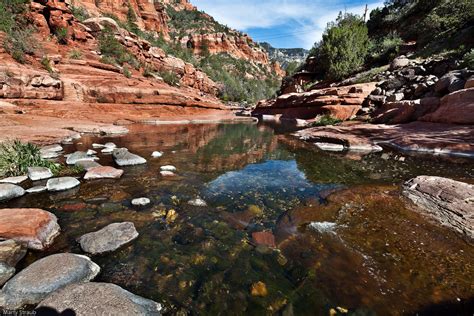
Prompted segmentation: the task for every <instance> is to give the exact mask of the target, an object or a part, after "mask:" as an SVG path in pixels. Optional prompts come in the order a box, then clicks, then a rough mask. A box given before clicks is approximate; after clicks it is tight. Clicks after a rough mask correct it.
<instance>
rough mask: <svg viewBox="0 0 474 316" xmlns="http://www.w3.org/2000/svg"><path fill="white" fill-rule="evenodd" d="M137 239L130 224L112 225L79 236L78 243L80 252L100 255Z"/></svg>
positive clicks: (135, 231) (134, 230)
mask: <svg viewBox="0 0 474 316" xmlns="http://www.w3.org/2000/svg"><path fill="white" fill-rule="evenodd" d="M137 237H138V232H137V230H136V229H135V225H134V224H133V223H131V222H124V223H113V224H110V225H108V226H106V227H104V228H102V229H101V230H98V231H96V232H92V233H88V234H85V235H83V236H81V237H80V238H79V239H78V242H79V243H80V244H81V248H82V250H84V251H85V252H87V253H90V254H93V255H95V254H102V253H105V252H111V251H114V250H117V249H118V248H120V247H121V246H123V245H125V244H128V243H129V242H131V241H132V240H135V239H136V238H137Z"/></svg>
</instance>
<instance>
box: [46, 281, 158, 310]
mask: <svg viewBox="0 0 474 316" xmlns="http://www.w3.org/2000/svg"><path fill="white" fill-rule="evenodd" d="M42 307H48V308H52V309H54V310H56V311H58V312H59V313H62V312H65V311H66V310H73V311H74V312H75V315H77V316H89V315H161V310H162V306H161V304H159V303H156V302H154V301H152V300H149V299H145V298H143V297H140V296H137V295H135V294H133V293H130V292H128V291H126V290H124V289H123V288H121V287H120V286H118V285H115V284H110V283H96V282H91V283H81V284H72V285H68V286H66V287H64V288H62V289H60V290H58V291H56V292H54V293H53V294H51V295H50V296H48V297H47V298H46V299H45V300H43V301H42V302H41V303H40V304H39V305H38V307H37V309H39V310H41V308H42Z"/></svg>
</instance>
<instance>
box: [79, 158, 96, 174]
mask: <svg viewBox="0 0 474 316" xmlns="http://www.w3.org/2000/svg"><path fill="white" fill-rule="evenodd" d="M75 165H76V166H77V167H81V168H83V169H84V170H86V171H89V170H90V169H92V168H96V167H101V164H99V163H97V162H95V161H91V160H80V161H78V162H76V163H75Z"/></svg>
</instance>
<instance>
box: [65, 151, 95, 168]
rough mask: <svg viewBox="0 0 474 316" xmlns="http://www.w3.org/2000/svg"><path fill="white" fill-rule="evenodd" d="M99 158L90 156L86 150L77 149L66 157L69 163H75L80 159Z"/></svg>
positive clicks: (90, 159) (92, 159)
mask: <svg viewBox="0 0 474 316" xmlns="http://www.w3.org/2000/svg"><path fill="white" fill-rule="evenodd" d="M95 160H98V158H97V157H94V156H89V155H88V154H87V153H86V152H83V151H76V152H75V153H72V154H71V155H69V156H68V157H67V159H66V163H67V164H68V165H75V164H76V163H77V162H78V161H95Z"/></svg>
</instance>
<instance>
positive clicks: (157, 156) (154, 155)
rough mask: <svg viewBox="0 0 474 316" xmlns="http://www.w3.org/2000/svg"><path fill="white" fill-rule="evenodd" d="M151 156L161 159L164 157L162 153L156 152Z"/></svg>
mask: <svg viewBox="0 0 474 316" xmlns="http://www.w3.org/2000/svg"><path fill="white" fill-rule="evenodd" d="M151 156H152V157H153V158H160V157H161V156H163V153H162V152H161V151H154V152H153V153H152V154H151Z"/></svg>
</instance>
